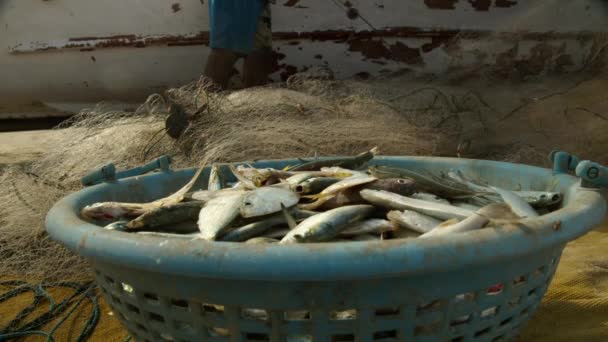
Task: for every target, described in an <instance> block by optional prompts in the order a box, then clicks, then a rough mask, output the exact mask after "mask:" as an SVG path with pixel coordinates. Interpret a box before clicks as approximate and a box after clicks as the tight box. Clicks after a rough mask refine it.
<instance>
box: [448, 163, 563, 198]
mask: <svg viewBox="0 0 608 342" xmlns="http://www.w3.org/2000/svg"><path fill="white" fill-rule="evenodd" d="M447 175H448V177H449V178H451V179H453V180H455V181H458V182H460V183H462V184H464V185H466V186H468V187H469V188H470V189H471V190H474V191H477V192H485V193H486V194H484V195H482V196H483V197H486V198H488V199H490V200H493V201H500V200H501V199H502V200H504V198H502V196H501V194H500V193H499V192H498V191H496V189H499V188H496V187H492V186H489V185H480V184H478V183H476V182H474V181H472V180H471V179H469V178H467V177H466V176H465V175H464V174H463V173H462V172H461V171H460V170H451V171H449V172H448V173H447ZM492 193H495V194H496V195H497V196H495V195H493V194H492ZM513 193H514V194H516V195H517V196H519V197H521V198H523V199H524V200H525V201H526V202H528V203H529V204H531V205H533V206H537V207H547V206H551V205H555V204H557V203H559V202H561V200H562V194H561V193H559V192H549V191H513Z"/></svg>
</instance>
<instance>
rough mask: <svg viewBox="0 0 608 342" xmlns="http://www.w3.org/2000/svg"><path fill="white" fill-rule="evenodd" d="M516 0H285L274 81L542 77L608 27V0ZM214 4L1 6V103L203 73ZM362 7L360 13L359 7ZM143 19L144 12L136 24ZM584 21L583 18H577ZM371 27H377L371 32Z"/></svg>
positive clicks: (72, 97) (184, 0) (567, 67)
mask: <svg viewBox="0 0 608 342" xmlns="http://www.w3.org/2000/svg"><path fill="white" fill-rule="evenodd" d="M547 3H548V4H547V5H543V4H541V3H540V2H534V3H524V2H521V1H511V0H416V1H408V2H404V1H400V0H384V1H382V2H381V3H380V4H378V3H375V2H369V1H363V0H360V1H347V2H343V4H344V6H343V7H338V6H336V5H335V4H334V3H332V2H331V1H325V0H308V1H299V0H296V1H294V0H280V1H277V4H276V5H274V6H273V30H274V49H275V54H274V55H275V70H274V73H273V75H272V77H273V79H275V80H285V79H286V78H288V77H289V76H290V75H292V74H293V73H295V72H298V71H302V70H306V69H307V68H309V67H311V66H314V65H326V66H328V67H329V68H331V69H332V70H333V71H334V73H335V75H336V76H337V77H338V78H348V77H353V76H357V75H358V76H362V75H364V76H365V77H371V76H376V75H380V74H386V73H391V72H399V71H403V70H416V71H418V72H428V73H435V74H438V73H448V72H455V71H458V70H466V71H468V72H471V71H473V72H482V71H483V72H486V73H487V72H489V73H491V75H493V76H494V77H499V78H512V77H516V78H526V77H536V76H539V75H543V74H545V73H548V72H571V71H575V70H578V69H580V67H581V66H582V65H584V64H585V63H586V62H587V61H588V59H589V58H590V56H593V55H594V54H596V53H597V49H598V44H597V42H596V41H594V40H593V39H592V38H593V37H594V35H596V34H597V33H605V32H606V31H608V29H607V28H606V27H605V13H606V12H608V4H603V3H598V2H596V1H593V0H579V1H577V2H568V3H564V4H563V5H561V6H553V5H551V4H549V2H547ZM206 6H207V5H206V3H205V4H204V5H201V2H200V0H179V1H176V2H173V3H169V4H168V3H167V2H166V1H162V0H149V1H148V2H147V6H146V7H145V8H142V7H136V6H133V5H130V4H128V3H125V2H118V1H116V0H111V1H106V2H92V1H87V0H54V1H49V2H44V3H42V4H41V3H38V2H36V3H35V4H34V3H33V2H29V1H23V0H5V1H3V2H0V23H4V24H3V25H0V46H2V47H4V48H3V49H4V50H0V65H1V66H2V69H3V71H4V70H5V74H6V75H5V77H3V78H2V80H0V103H3V102H8V101H22V102H28V101H29V102H31V101H34V100H36V101H45V102H95V101H100V100H107V99H115V100H121V101H131V100H140V99H141V98H142V97H144V96H145V95H146V94H149V93H151V92H154V91H158V90H160V89H163V88H165V87H168V86H175V85H179V84H182V83H185V82H188V81H191V80H193V79H196V78H197V76H198V75H200V73H201V71H202V69H203V66H204V61H205V58H206V56H207V55H208V53H209V51H208V47H207V46H208V33H207V29H208V27H207V26H208V17H207V13H206V10H207V7H206ZM355 13H356V15H354V14H355ZM134 18H137V20H134ZM574 19H576V20H574ZM370 26H373V28H371V27H370Z"/></svg>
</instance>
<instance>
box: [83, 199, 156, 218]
mask: <svg viewBox="0 0 608 342" xmlns="http://www.w3.org/2000/svg"><path fill="white" fill-rule="evenodd" d="M148 207H149V206H146V205H145V204H140V203H120V202H102V203H95V204H91V205H87V206H86V207H84V208H83V209H82V210H81V212H80V214H81V215H82V216H83V217H85V218H87V219H90V220H97V221H115V220H120V219H130V218H136V217H138V216H140V215H143V214H144V213H145V212H146V211H147V210H149V209H148ZM152 208H153V207H150V209H152Z"/></svg>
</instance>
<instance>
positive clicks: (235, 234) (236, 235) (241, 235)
mask: <svg viewBox="0 0 608 342" xmlns="http://www.w3.org/2000/svg"><path fill="white" fill-rule="evenodd" d="M285 211H287V212H291V213H293V215H294V216H295V218H294V216H291V213H289V214H290V216H291V218H294V220H296V219H297V220H302V219H306V218H308V217H311V216H314V215H317V213H315V212H308V211H304V210H296V209H291V210H288V209H285ZM286 222H287V221H286V217H285V213H284V212H280V213H276V214H273V215H271V216H270V217H268V218H265V219H263V220H260V221H256V222H252V223H250V224H247V225H244V226H242V227H239V228H235V229H233V230H231V231H230V232H228V233H227V234H226V235H224V236H223V237H222V238H221V240H222V241H232V242H242V241H247V240H248V239H251V238H254V237H256V236H260V235H263V234H265V233H266V232H268V231H269V230H271V229H272V228H274V227H276V226H280V225H284V224H285V223H286Z"/></svg>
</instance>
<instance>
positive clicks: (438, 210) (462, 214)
mask: <svg viewBox="0 0 608 342" xmlns="http://www.w3.org/2000/svg"><path fill="white" fill-rule="evenodd" d="M361 196H362V197H363V198H364V199H365V200H366V201H368V202H369V203H371V204H374V205H377V206H381V207H385V208H388V209H396V210H406V209H409V210H414V211H417V212H420V213H422V214H425V215H428V216H432V217H435V218H438V219H442V220H449V219H451V218H454V217H456V218H460V219H464V218H467V217H469V216H471V215H472V214H473V213H474V211H471V210H467V209H463V208H458V207H455V206H452V205H447V204H442V203H435V202H429V201H422V200H418V199H414V198H409V197H405V196H401V195H398V194H394V193H391V192H388V191H378V190H367V189H366V190H362V191H361Z"/></svg>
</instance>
